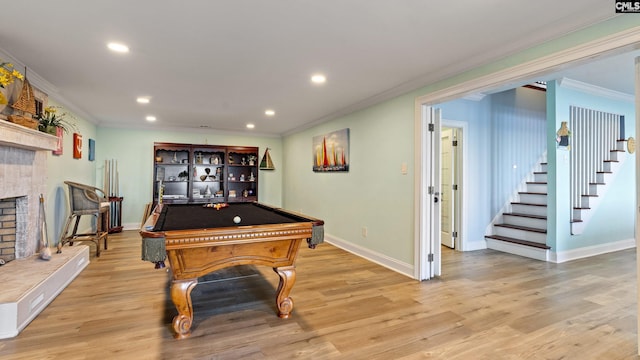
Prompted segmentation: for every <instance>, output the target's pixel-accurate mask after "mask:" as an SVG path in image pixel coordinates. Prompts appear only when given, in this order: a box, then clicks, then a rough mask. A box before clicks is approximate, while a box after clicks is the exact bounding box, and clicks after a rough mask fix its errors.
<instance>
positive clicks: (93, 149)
mask: <svg viewBox="0 0 640 360" xmlns="http://www.w3.org/2000/svg"><path fill="white" fill-rule="evenodd" d="M95 159H96V141H95V140H93V139H89V161H93V160H95Z"/></svg>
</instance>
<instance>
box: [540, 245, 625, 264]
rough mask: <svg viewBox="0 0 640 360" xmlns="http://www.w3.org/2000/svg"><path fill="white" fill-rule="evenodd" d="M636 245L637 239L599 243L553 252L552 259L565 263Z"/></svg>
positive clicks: (552, 260)
mask: <svg viewBox="0 0 640 360" xmlns="http://www.w3.org/2000/svg"><path fill="white" fill-rule="evenodd" d="M635 247H636V239H627V240H620V241H616V242H612V243H607V244H599V245H593V246H587V247H582V248H579V249H573V250H567V251H561V252H551V257H550V260H549V261H551V262H555V263H563V262H566V261H571V260H577V259H582V258H586V257H590V256H596V255H601V254H606V253H610V252H614V251H620V250H626V249H631V248H635Z"/></svg>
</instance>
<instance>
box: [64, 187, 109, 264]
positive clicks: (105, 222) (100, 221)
mask: <svg viewBox="0 0 640 360" xmlns="http://www.w3.org/2000/svg"><path fill="white" fill-rule="evenodd" d="M64 183H65V184H66V185H67V186H68V187H69V205H70V208H71V213H70V214H69V217H68V218H67V222H66V224H65V226H64V229H63V231H62V234H60V241H58V253H60V252H62V246H64V244H65V243H69V245H70V246H71V245H73V242H74V241H83V240H87V241H93V242H94V243H95V244H96V257H100V240H102V239H104V249H105V250H107V236H108V235H109V199H108V198H107V197H106V195H105V193H104V191H102V190H101V189H99V188H97V187H94V186H89V185H84V184H79V183H75V182H72V181H65V182H64ZM83 215H90V216H93V217H95V219H96V226H95V227H96V229H95V232H94V231H93V225H92V226H91V229H90V232H85V233H78V224H79V223H80V218H81V217H82V216H83ZM74 220H75V223H74V225H73V231H72V232H71V233H69V227H70V226H71V223H72V222H73V221H74Z"/></svg>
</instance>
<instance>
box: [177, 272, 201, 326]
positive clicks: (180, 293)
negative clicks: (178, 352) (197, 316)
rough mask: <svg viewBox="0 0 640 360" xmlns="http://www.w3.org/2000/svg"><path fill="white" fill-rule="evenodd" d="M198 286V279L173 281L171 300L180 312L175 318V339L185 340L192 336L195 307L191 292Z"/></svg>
mask: <svg viewBox="0 0 640 360" xmlns="http://www.w3.org/2000/svg"><path fill="white" fill-rule="evenodd" d="M197 284H198V279H197V278H195V279H186V280H173V281H172V282H171V300H173V305H175V307H176V309H177V310H178V315H176V316H175V317H174V318H173V330H174V331H175V332H176V333H175V334H174V335H173V337H174V338H176V339H184V338H186V337H189V336H190V335H191V323H192V322H193V305H192V303H191V290H193V288H194V287H195V286H196V285H197Z"/></svg>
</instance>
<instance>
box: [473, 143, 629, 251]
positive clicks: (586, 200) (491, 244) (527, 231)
mask: <svg viewBox="0 0 640 360" xmlns="http://www.w3.org/2000/svg"><path fill="white" fill-rule="evenodd" d="M625 144H626V140H624V139H623V140H617V141H616V146H615V147H616V148H615V149H614V150H611V151H610V156H609V157H608V159H607V160H604V161H603V162H602V167H601V169H602V170H598V171H596V181H595V182H591V183H589V186H588V191H587V193H586V194H582V195H580V206H575V207H574V208H573V211H572V219H571V233H572V234H573V235H579V234H581V233H582V231H583V230H584V228H585V227H586V225H587V224H588V222H589V220H590V219H591V217H592V215H593V213H595V209H597V207H598V206H599V204H600V202H601V201H602V199H603V198H604V196H605V194H606V193H607V190H608V189H609V187H610V184H611V183H613V180H614V178H615V176H616V175H617V170H618V169H619V168H620V167H621V166H622V164H623V163H624V161H625V159H626V156H625V154H626V152H625V151H624V147H625ZM533 179H534V180H533V181H528V182H526V191H522V192H518V196H517V197H518V200H517V201H514V202H511V203H510V206H509V207H510V210H509V211H505V212H503V213H502V214H501V215H500V216H498V217H497V218H496V219H495V220H494V223H493V226H492V228H493V229H492V235H486V236H485V239H486V241H487V248H489V249H494V250H498V251H502V252H507V253H511V254H516V255H520V256H525V257H529V258H532V259H538V260H543V261H549V250H550V249H551V248H550V247H549V246H547V244H546V242H547V164H546V163H541V164H540V171H534V172H533Z"/></svg>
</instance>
